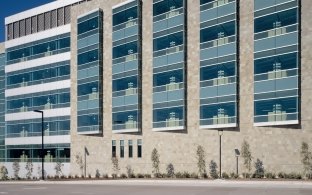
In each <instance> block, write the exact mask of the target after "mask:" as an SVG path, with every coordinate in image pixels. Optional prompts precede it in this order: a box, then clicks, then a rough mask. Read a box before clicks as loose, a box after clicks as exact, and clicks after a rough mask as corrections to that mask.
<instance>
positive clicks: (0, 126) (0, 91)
mask: <svg viewBox="0 0 312 195" xmlns="http://www.w3.org/2000/svg"><path fill="white" fill-rule="evenodd" d="M4 67H5V54H4V53H0V162H4V161H5V119H4V115H5V96H4V91H5V72H4Z"/></svg>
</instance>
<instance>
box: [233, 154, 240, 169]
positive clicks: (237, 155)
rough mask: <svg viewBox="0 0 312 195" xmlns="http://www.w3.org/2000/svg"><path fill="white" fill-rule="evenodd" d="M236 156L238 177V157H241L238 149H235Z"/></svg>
mask: <svg viewBox="0 0 312 195" xmlns="http://www.w3.org/2000/svg"><path fill="white" fill-rule="evenodd" d="M234 151H235V156H236V175H238V157H239V156H240V152H239V150H238V149H235V150H234Z"/></svg>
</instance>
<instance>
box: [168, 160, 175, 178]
mask: <svg viewBox="0 0 312 195" xmlns="http://www.w3.org/2000/svg"><path fill="white" fill-rule="evenodd" d="M166 170H167V177H171V178H172V177H174V166H173V164H172V163H170V164H168V165H167V168H166Z"/></svg>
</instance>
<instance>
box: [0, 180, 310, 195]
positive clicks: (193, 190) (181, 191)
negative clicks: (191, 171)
mask: <svg viewBox="0 0 312 195" xmlns="http://www.w3.org/2000/svg"><path fill="white" fill-rule="evenodd" d="M1 194H9V195H37V194H40V195H75V194H76V195H79V194H83V195H175V194H178V195H210V194H211V195H212V194H213V195H238V194H239V195H254V194H255V195H297V194H298V195H312V182H305V181H282V182H278V181H224V180H214V181H211V180H208V181H207V180H167V181H166V180H104V181H102V180H101V181H57V182H56V181H37V182H11V181H10V182H1V183H0V195H1Z"/></svg>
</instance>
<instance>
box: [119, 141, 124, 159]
mask: <svg viewBox="0 0 312 195" xmlns="http://www.w3.org/2000/svg"><path fill="white" fill-rule="evenodd" d="M124 157H125V142H124V140H120V158H124Z"/></svg>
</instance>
